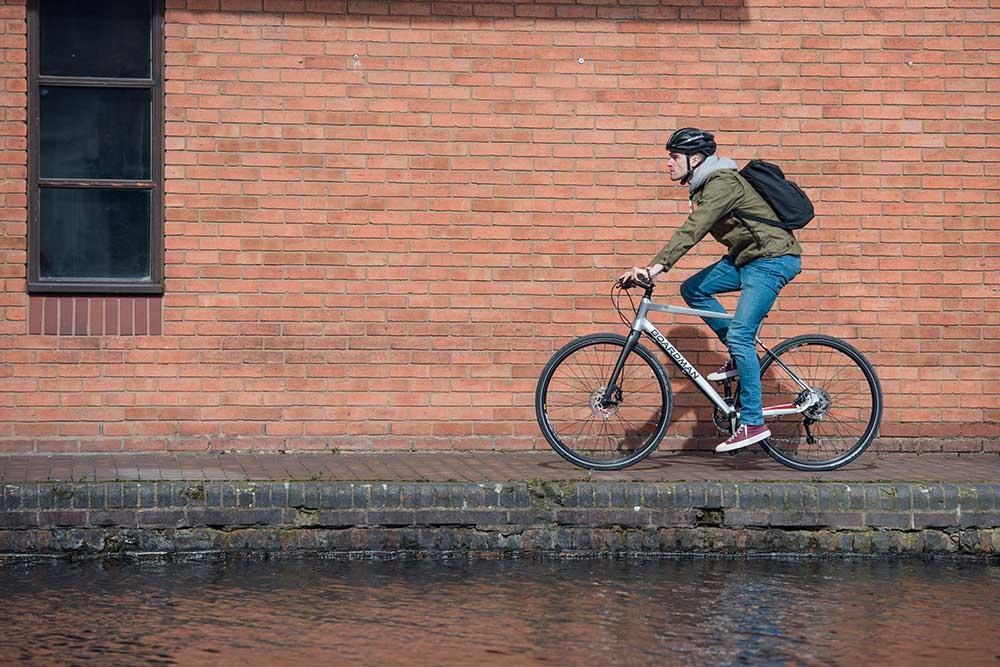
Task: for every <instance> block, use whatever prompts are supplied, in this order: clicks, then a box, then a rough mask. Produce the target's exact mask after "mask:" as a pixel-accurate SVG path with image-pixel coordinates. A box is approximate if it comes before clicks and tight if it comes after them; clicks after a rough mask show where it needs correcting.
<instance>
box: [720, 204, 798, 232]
mask: <svg viewBox="0 0 1000 667" xmlns="http://www.w3.org/2000/svg"><path fill="white" fill-rule="evenodd" d="M733 216H735V217H736V219H737V220H740V221H742V222H746V221H748V220H750V221H752V222H759V223H761V224H764V225H771V226H772V227H777V228H778V229H784V230H785V231H786V232H788V233H789V234H792V230H791V229H789V228H788V227H787V226H785V224H784V223H782V222H781V221H780V220H771V219H770V218H762V217H761V216H759V215H752V214H750V213H744V212H743V211H741V210H739V209H735V210H734V211H733ZM792 236H795V235H794V234H792Z"/></svg>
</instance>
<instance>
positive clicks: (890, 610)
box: [0, 560, 1000, 665]
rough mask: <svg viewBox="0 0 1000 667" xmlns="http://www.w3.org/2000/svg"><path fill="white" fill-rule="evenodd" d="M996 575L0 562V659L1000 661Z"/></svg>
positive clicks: (619, 565) (595, 563)
mask: <svg viewBox="0 0 1000 667" xmlns="http://www.w3.org/2000/svg"><path fill="white" fill-rule="evenodd" d="M998 584H1000V568H998V567H991V566H989V565H985V564H982V563H956V562H921V561H902V562H890V561H835V560H830V561H774V560H746V561H744V560H669V561H624V560H617V561H609V560H590V561H499V562H495V561H464V560H460V561H417V562H381V563H379V562H375V563H372V562H340V561H327V560H294V561H264V562H261V561H212V562H179V563H154V562H143V563H114V562H106V563H82V564H66V563H35V564H26V563H14V564H6V565H0V596H2V597H0V599H2V605H0V663H3V664H8V663H11V662H21V663H27V664H51V663H54V662H61V663H63V662H78V661H82V660H94V661H96V662H98V663H100V664H136V663H138V662H145V663H150V664H209V663H211V664H224V665H228V664H239V663H249V664H261V663H271V662H282V663H286V664H315V663H320V662H323V663H332V664H342V663H346V662H351V663H360V664H371V665H376V664H378V665H382V664H401V663H407V664H414V665H440V664H469V663H478V664H480V665H494V664H495V665H499V664H504V665H507V664H512V663H513V664H545V663H553V664H560V665H562V664H594V663H602V664H604V663H607V664H613V665H618V664H627V665H634V664H749V663H753V664H761V663H794V664H806V665H808V664H831V663H838V664H839V663H846V662H855V661H859V662H863V663H864V664H907V665H924V664H926V665H938V664H941V663H942V662H943V661H945V660H947V661H961V662H962V663H968V664H994V663H995V662H996V661H997V660H998V659H1000V639H998V633H997V630H996V628H997V625H998V622H1000V611H998V609H1000V590H998V589H1000V587H998Z"/></svg>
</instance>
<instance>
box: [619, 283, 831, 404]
mask: <svg viewBox="0 0 1000 667" xmlns="http://www.w3.org/2000/svg"><path fill="white" fill-rule="evenodd" d="M650 311H656V312H661V313H673V314H675V315H693V316H695V317H712V318H715V319H720V320H731V319H733V317H734V316H733V315H730V314H728V313H717V312H715V311H711V310H698V309H695V308H681V307H680V306H669V305H662V304H658V303H653V301H652V300H651V299H650V298H649V297H648V296H644V297H643V298H642V301H641V302H640V303H639V309H638V311H637V312H636V315H635V320H633V322H632V334H631V335H630V336H629V338H628V342H627V343H626V345H625V349H624V350H622V354H621V357H620V358H619V359H618V363H617V364H615V369H614V371H613V372H612V375H611V378H610V381H609V382H608V385H607V387H608V392H609V393H610V391H611V390H612V387H613V386H614V384H615V382H613V381H617V379H618V378H619V377H620V375H621V372H622V368H623V367H624V366H625V357H626V356H627V354H628V353H629V352H631V351H632V349H633V348H634V347H635V344H636V343H637V342H638V340H639V337H640V336H641V335H642V334H643V333H645V334H647V335H649V337H650V338H652V339H653V340H654V341H656V344H657V345H659V346H660V349H661V350H663V352H664V354H666V355H667V356H668V357H669V358H670V359H671V361H673V362H674V364H675V365H676V366H677V367H678V368H679V369H680V370H681V372H682V373H684V375H686V376H688V377H689V378H690V379H691V381H692V382H694V384H695V386H697V387H698V389H699V390H701V393H703V394H705V396H706V397H707V398H708V400H710V401H712V403H713V404H714V405H715V407H717V408H718V409H719V411H721V412H722V414H723V415H725V416H727V417H733V416H735V415H737V411H736V409H735V408H733V407H732V406H730V405H729V404H728V403H726V401H725V400H724V399H723V398H722V396H720V395H719V392H717V391H716V390H715V387H713V386H712V385H711V384H710V383H709V381H708V380H706V379H705V377H704V376H703V375H702V374H701V373H699V372H698V369H697V368H695V367H694V364H692V363H691V362H690V361H688V360H687V359H686V358H685V357H684V355H683V354H681V352H680V350H678V349H677V348H676V347H674V346H673V344H672V343H671V342H670V341H669V340H667V337H666V336H664V335H663V334H662V333H660V331H659V330H658V329H657V328H656V327H655V326H653V323H652V322H650V321H649V318H648V317H647V315H648V314H649V312H650ZM754 339H755V341H756V343H757V344H758V345H760V346H761V347H764V345H763V343H761V341H760V338H758V337H756V336H755V337H754ZM764 350H765V351H766V352H767V354H771V351H770V350H768V349H767V348H766V347H764ZM772 358H773V359H774V361H775V363H777V364H778V365H779V366H780V367H781V368H783V369H784V370H785V372H786V373H788V375H789V377H791V378H792V379H793V380H794V381H795V382H796V383H797V384H798V385H799V386H800V387H801V388H802V389H803V390H809V386H808V385H806V384H805V383H803V382H802V380H800V379H799V378H798V377H797V376H796V375H795V374H794V373H792V372H791V370H790V369H789V368H788V367H787V366H785V364H783V363H782V362H781V360H780V359H778V358H777V357H774V356H773V355H772ZM607 398H610V395H609V396H608V397H607ZM813 402H814V400H809V401H805V402H804V403H803V404H801V405H795V404H793V403H788V404H785V405H775V406H771V407H765V408H764V417H777V416H780V415H793V414H798V413H802V412H804V411H805V410H807V409H808V408H809V407H810V406H812V404H813Z"/></svg>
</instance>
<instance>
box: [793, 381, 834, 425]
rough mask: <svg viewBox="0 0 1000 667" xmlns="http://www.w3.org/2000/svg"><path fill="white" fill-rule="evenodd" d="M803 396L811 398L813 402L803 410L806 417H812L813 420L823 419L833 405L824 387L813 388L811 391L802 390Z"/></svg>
mask: <svg viewBox="0 0 1000 667" xmlns="http://www.w3.org/2000/svg"><path fill="white" fill-rule="evenodd" d="M802 393H803V394H804V396H802V397H801V398H804V399H812V401H813V404H812V405H810V406H809V407H808V408H806V411H805V412H803V413H802V414H804V415H805V416H806V417H808V418H809V419H812V420H813V421H819V420H820V419H823V418H824V417H826V416H827V415H828V414H829V413H830V408H832V407H833V401H831V400H830V394H828V393H827V392H826V390H824V389H817V388H813V390H812V391H809V392H802Z"/></svg>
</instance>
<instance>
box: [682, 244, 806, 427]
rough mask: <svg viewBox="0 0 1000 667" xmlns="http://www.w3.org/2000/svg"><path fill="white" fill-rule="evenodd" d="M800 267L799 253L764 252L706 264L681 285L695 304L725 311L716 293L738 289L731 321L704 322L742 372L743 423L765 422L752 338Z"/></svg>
mask: <svg viewBox="0 0 1000 667" xmlns="http://www.w3.org/2000/svg"><path fill="white" fill-rule="evenodd" d="M801 270H802V261H801V259H800V258H799V256H798V255H782V256H781V257H763V258H761V259H755V260H754V261H752V262H750V263H749V264H744V265H743V266H736V265H735V264H733V261H732V260H731V259H729V257H723V258H722V259H721V260H719V261H718V262H716V263H715V264H712V265H711V266H709V267H708V268H705V269H702V270H701V271H699V272H698V273H696V274H694V275H693V276H691V277H690V278H688V279H687V280H685V281H684V283H683V284H682V285H681V296H682V297H684V301H685V302H687V304H688V305H689V306H691V307H692V308H698V309H700V310H711V311H714V312H716V313H725V312H726V309H725V308H723V307H722V304H721V303H719V302H718V300H716V298H715V296H714V295H716V294H723V293H725V292H736V291H740V300H739V302H738V303H737V304H736V315H735V317H734V319H731V320H720V319H715V318H710V317H706V318H704V319H705V323H706V324H708V326H709V327H711V329H712V331H714V332H715V335H716V336H718V337H719V339H720V340H721V341H722V342H723V343H725V344H726V347H728V348H729V354H730V355H732V357H733V361H735V362H736V369H737V370H738V371H739V374H740V423H741V424H747V425H748V426H759V425H761V424H763V423H764V414H763V412H762V410H763V405H762V401H761V395H760V391H761V389H760V361H759V360H758V359H757V346H756V343H755V342H754V340H755V339H756V337H757V331H758V329H760V323H761V322H763V321H764V316H766V315H767V313H768V312H769V311H770V310H771V306H773V305H774V300H775V299H776V298H778V292H780V291H781V288H782V287H784V286H785V285H787V284H788V283H789V282H790V281H791V280H792V278H794V277H795V276H797V275H798V274H799V272H800V271H801Z"/></svg>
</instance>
